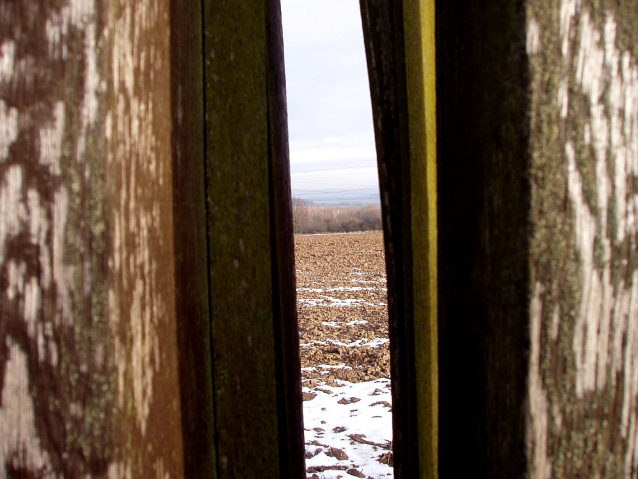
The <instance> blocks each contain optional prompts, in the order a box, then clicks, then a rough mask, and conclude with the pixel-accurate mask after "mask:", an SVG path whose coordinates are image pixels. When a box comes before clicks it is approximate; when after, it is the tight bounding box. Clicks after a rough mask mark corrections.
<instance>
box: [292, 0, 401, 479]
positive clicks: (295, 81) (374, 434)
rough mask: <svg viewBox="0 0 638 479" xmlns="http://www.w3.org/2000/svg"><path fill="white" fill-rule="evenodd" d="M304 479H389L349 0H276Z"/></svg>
mask: <svg viewBox="0 0 638 479" xmlns="http://www.w3.org/2000/svg"><path fill="white" fill-rule="evenodd" d="M282 13H283V20H284V36H285V47H286V82H287V85H288V107H289V110H288V113H289V125H290V139H291V146H290V150H291V171H292V174H291V177H292V196H293V198H292V207H293V213H294V225H293V226H294V230H295V233H296V234H295V250H296V260H297V262H296V270H297V294H298V303H297V306H298V314H299V321H300V323H299V327H300V341H301V353H300V354H301V361H302V366H303V370H302V372H301V375H302V384H303V399H304V401H303V405H304V427H305V457H306V472H307V476H308V477H313V475H314V474H316V476H314V477H324V478H326V479H330V478H336V477H347V475H346V473H349V474H350V475H353V476H354V477H356V476H357V475H358V474H363V476H360V477H375V478H391V477H394V471H393V468H392V464H393V460H392V450H391V448H392V409H391V403H392V394H391V387H390V385H391V383H390V353H389V335H388V314H387V298H386V295H387V288H386V273H385V271H386V266H385V254H384V239H383V233H382V231H381V230H382V220H381V209H380V203H379V183H378V181H379V180H378V171H377V159H376V150H375V139H374V130H373V124H372V113H371V100H370V93H369V86H368V76H367V67H366V57H365V50H364V45H363V35H362V30H361V15H360V10H359V3H358V1H357V0H347V1H344V0H338V1H337V0H329V1H325V0H324V1H322V2H320V3H319V2H316V1H313V0H303V1H300V0H283V1H282Z"/></svg>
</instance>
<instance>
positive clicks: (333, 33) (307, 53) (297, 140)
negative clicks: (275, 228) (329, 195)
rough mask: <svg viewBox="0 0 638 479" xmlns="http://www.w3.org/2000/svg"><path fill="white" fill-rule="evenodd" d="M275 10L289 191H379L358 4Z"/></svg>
mask: <svg viewBox="0 0 638 479" xmlns="http://www.w3.org/2000/svg"><path fill="white" fill-rule="evenodd" d="M281 5H282V17H283V29H284V47H285V58H286V83H287V92H288V121H289V130H290V150H291V152H290V153H291V154H290V157H291V169H292V172H293V174H292V188H293V192H294V191H295V190H300V189H308V188H313V189H320V188H323V189H325V188H327V187H330V185H331V184H333V185H334V188H335V189H340V188H343V186H342V185H344V184H346V185H347V184H349V183H353V184H354V183H356V184H357V185H360V184H363V186H367V187H374V188H376V187H378V180H377V173H376V153H375V147H374V132H373V126H372V111H371V106H370V92H369V86H368V77H367V67H366V60H365V50H364V46H363V32H362V28H361V17H360V12H359V2H358V1H357V0H321V1H319V0H282V2H281ZM337 167H338V168H337ZM330 168H332V169H330ZM310 172H312V173H310ZM302 181H303V183H301V182H302ZM313 182H314V185H313V184H311V183H313Z"/></svg>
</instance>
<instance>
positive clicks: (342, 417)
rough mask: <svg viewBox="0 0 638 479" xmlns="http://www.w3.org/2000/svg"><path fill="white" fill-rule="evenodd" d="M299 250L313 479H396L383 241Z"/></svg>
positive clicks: (316, 243)
mask: <svg viewBox="0 0 638 479" xmlns="http://www.w3.org/2000/svg"><path fill="white" fill-rule="evenodd" d="M295 248H296V268H297V304H298V311H299V329H300V342H301V366H302V379H303V386H304V387H303V391H304V423H305V428H306V432H305V435H306V466H307V472H308V474H309V475H308V477H317V478H319V477H324V478H326V479H329V478H338V477H348V475H350V476H355V477H366V478H368V477H372V478H374V479H376V478H378V477H384V478H386V477H392V468H391V467H390V466H389V465H388V464H387V463H388V462H390V463H391V453H390V452H389V451H390V448H391V440H392V437H391V404H390V402H391V396H390V380H389V379H390V354H389V348H388V316H387V290H386V278H385V259H384V253H383V235H382V234H381V233H379V232H374V233H363V234H337V235H313V236H299V235H298V236H296V237H295ZM317 474H320V475H317Z"/></svg>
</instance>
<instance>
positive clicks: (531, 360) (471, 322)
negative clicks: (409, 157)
mask: <svg viewBox="0 0 638 479" xmlns="http://www.w3.org/2000/svg"><path fill="white" fill-rule="evenodd" d="M635 7H636V5H635V3H626V2H593V1H587V0H583V1H567V0H566V1H560V2H553V1H545V0H531V1H527V2H500V1H499V2H497V1H492V2H469V3H468V2H461V1H459V2H440V3H439V4H438V5H437V14H436V21H437V36H436V39H437V100H438V105H439V108H438V132H439V135H438V145H439V147H438V175H439V185H438V186H439V188H438V191H439V252H440V254H439V288H440V289H439V292H440V293H439V312H440V322H439V325H440V336H439V337H440V362H439V368H440V369H439V370H440V454H439V458H440V473H441V475H442V476H443V475H445V477H448V476H449V477H452V476H455V477H459V476H460V477H466V476H467V477H469V476H471V477H490V478H495V477H503V478H505V477H507V478H512V477H534V478H549V477H608V478H612V477H635V476H636V474H637V472H638V468H637V463H638V454H637V453H638V451H637V449H636V424H638V422H637V417H638V416H637V414H636V398H637V394H638V381H637V377H636V360H637V358H638V355H637V352H638V349H637V348H636V330H637V329H636V328H637V327H638V324H637V321H638V311H637V310H636V288H637V287H638V283H637V281H638V275H636V257H637V256H636V255H637V253H636V248H635V241H636V234H637V225H636V222H635V212H634V208H635V195H636V185H635V176H636V174H635V172H636V164H637V163H636V161H637V159H636V158H637V157H636V151H637V150H638V136H637V135H636V130H635V129H636V125H637V123H636V119H637V118H636V115H637V114H638V105H637V104H636V98H637V97H636V92H637V91H638V90H637V88H638V80H637V79H638V66H637V62H636V58H637V57H636V55H637V54H638V52H637V48H636V45H638V42H637V40H638V37H637V35H638V29H637V28H636V27H637V24H636V20H637V18H636V9H635ZM461 456H462V457H463V459H462V460H459V458H460V457H461Z"/></svg>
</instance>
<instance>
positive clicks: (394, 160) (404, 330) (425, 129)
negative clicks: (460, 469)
mask: <svg viewBox="0 0 638 479" xmlns="http://www.w3.org/2000/svg"><path fill="white" fill-rule="evenodd" d="M360 4H361V11H362V20H363V30H364V40H365V44H366V56H367V62H368V73H369V78H370V91H371V96H372V111H373V118H374V126H375V138H376V147H377V158H378V163H379V182H380V190H381V204H382V212H383V227H384V235H385V255H386V268H387V272H388V312H389V321H390V323H389V325H390V327H389V332H390V348H391V354H392V359H391V369H392V400H393V453H394V468H395V473H396V476H397V477H399V478H401V477H437V465H438V460H437V434H438V403H437V401H438V389H437V388H438V375H437V342H438V338H437V324H436V318H437V292H436V291H437V290H436V264H437V253H436V251H437V239H436V171H435V170H436V166H435V165H436V151H435V145H436V116H435V92H434V42H433V36H434V28H433V27H434V23H433V22H434V12H433V8H434V4H433V3H431V2H418V1H417V2H379V1H373V0H362V1H361V2H360Z"/></svg>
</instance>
